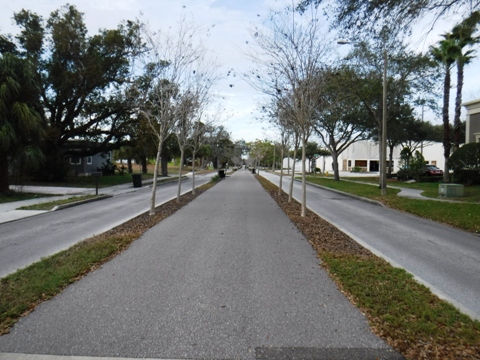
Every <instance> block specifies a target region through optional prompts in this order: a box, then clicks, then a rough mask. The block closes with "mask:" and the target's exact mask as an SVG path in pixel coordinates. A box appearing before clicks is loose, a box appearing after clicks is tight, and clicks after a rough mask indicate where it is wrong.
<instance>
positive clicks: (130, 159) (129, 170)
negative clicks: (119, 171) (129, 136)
mask: <svg viewBox="0 0 480 360" xmlns="http://www.w3.org/2000/svg"><path fill="white" fill-rule="evenodd" d="M127 171H128V173H129V174H131V173H133V168H132V158H130V157H129V158H128V159H127Z"/></svg>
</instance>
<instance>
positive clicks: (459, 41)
mask: <svg viewBox="0 0 480 360" xmlns="http://www.w3.org/2000/svg"><path fill="white" fill-rule="evenodd" d="M479 21H480V12H479V11H475V12H473V13H472V14H471V15H470V16H469V17H468V18H466V19H465V20H463V21H462V22H461V23H460V24H458V25H456V26H455V27H454V28H453V30H452V40H453V41H454V42H455V45H456V47H457V57H456V59H455V62H456V64H457V94H456V99H455V116H454V120H453V139H454V142H453V143H454V150H456V149H458V148H459V146H460V133H461V123H460V113H461V110H462V89H463V77H464V75H463V70H464V67H465V65H466V64H468V63H469V62H470V61H471V60H472V59H473V57H474V56H472V54H473V53H474V51H473V50H467V51H466V52H465V53H464V52H463V49H464V48H465V47H467V46H468V47H471V46H473V45H475V44H477V43H478V42H479V40H480V38H479V37H478V36H474V33H475V31H476V29H477V25H478V23H479Z"/></svg>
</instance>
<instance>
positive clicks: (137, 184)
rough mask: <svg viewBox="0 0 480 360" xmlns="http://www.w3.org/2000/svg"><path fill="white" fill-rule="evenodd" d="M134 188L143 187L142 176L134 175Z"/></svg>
mask: <svg viewBox="0 0 480 360" xmlns="http://www.w3.org/2000/svg"><path fill="white" fill-rule="evenodd" d="M132 180H133V187H136V188H138V187H142V174H132Z"/></svg>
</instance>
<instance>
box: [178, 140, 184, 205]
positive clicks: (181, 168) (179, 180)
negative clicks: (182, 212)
mask: <svg viewBox="0 0 480 360" xmlns="http://www.w3.org/2000/svg"><path fill="white" fill-rule="evenodd" d="M184 154H185V150H184V149H180V167H179V168H178V189H177V204H180V194H181V192H182V172H183V156H184Z"/></svg>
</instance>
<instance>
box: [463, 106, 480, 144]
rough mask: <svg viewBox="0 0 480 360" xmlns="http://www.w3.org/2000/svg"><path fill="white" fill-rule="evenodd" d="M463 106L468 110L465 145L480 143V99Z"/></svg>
mask: <svg viewBox="0 0 480 360" xmlns="http://www.w3.org/2000/svg"><path fill="white" fill-rule="evenodd" d="M462 105H463V106H464V107H465V109H467V119H466V129H465V143H466V144H468V143H473V142H480V99H477V100H473V101H469V102H466V103H463V104H462Z"/></svg>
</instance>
